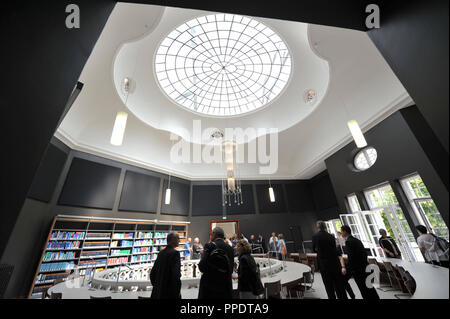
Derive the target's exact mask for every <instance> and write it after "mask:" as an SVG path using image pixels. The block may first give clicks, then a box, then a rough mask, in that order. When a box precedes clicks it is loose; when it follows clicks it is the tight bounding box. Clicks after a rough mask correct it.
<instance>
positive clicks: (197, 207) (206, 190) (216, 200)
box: [192, 185, 223, 216]
mask: <svg viewBox="0 0 450 319" xmlns="http://www.w3.org/2000/svg"><path fill="white" fill-rule="evenodd" d="M222 213H223V206H222V187H221V186H220V185H194V186H193V187H192V216H214V215H221V216H222Z"/></svg>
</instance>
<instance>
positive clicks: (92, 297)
mask: <svg viewBox="0 0 450 319" xmlns="http://www.w3.org/2000/svg"><path fill="white" fill-rule="evenodd" d="M91 299H112V297H111V296H106V297H94V296H91Z"/></svg>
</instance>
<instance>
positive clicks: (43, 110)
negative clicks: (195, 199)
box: [0, 0, 115, 256]
mask: <svg viewBox="0 0 450 319" xmlns="http://www.w3.org/2000/svg"><path fill="white" fill-rule="evenodd" d="M70 3H73V2H71V1H66V0H61V1H52V0H43V1H39V2H37V1H32V2H26V3H23V2H22V1H9V2H4V3H2V4H1V9H0V11H1V14H2V16H1V19H0V32H1V38H2V46H4V47H7V48H8V50H4V52H3V56H2V58H3V60H4V61H8V62H7V63H4V64H3V65H2V72H3V74H5V76H4V77H3V78H2V84H1V86H2V90H3V91H4V92H8V94H3V95H2V98H1V99H0V107H1V109H2V110H3V112H4V114H3V116H4V118H5V119H7V121H4V123H3V125H2V126H1V133H2V136H5V137H7V138H5V140H4V145H3V149H5V150H8V156H2V157H1V160H2V164H1V167H3V168H4V171H3V174H2V178H1V182H2V190H4V193H3V196H4V198H7V200H2V201H0V211H2V212H7V213H4V214H2V222H1V223H0V234H1V236H0V256H1V255H2V254H3V250H4V248H5V246H6V243H7V241H8V238H9V235H10V233H11V231H12V230H13V228H14V225H15V223H16V220H17V218H18V217H19V213H20V210H21V208H22V205H23V204H24V201H25V198H26V196H27V194H28V192H29V190H30V186H31V184H32V182H33V178H34V176H35V174H36V171H37V169H38V167H39V163H40V162H41V159H42V158H43V157H44V154H45V151H46V149H47V147H48V145H49V142H50V140H51V138H52V136H53V134H54V133H55V131H56V129H57V126H58V123H59V121H60V119H61V117H62V114H63V112H64V109H65V106H66V103H67V101H68V99H69V97H70V96H71V94H72V91H73V89H74V88H75V85H76V84H77V80H78V78H79V76H80V74H81V71H82V70H83V67H84V65H85V63H86V61H87V59H88V57H89V55H90V53H91V51H92V49H93V48H94V45H95V43H96V42H97V39H98V37H99V36H100V33H101V32H102V30H103V27H104V25H105V23H106V21H107V19H108V17H109V14H110V13H111V11H112V9H113V8H114V5H115V2H114V1H110V0H98V1H90V0H80V1H77V2H76V3H77V4H78V5H79V7H80V10H81V12H82V27H81V28H80V29H67V28H66V25H65V23H64V20H65V17H66V13H65V8H66V6H67V5H68V4H70Z"/></svg>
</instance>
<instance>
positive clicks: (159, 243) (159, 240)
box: [153, 238, 167, 245]
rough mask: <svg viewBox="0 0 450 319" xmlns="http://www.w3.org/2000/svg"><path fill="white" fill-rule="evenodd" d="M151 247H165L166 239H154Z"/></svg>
mask: <svg viewBox="0 0 450 319" xmlns="http://www.w3.org/2000/svg"><path fill="white" fill-rule="evenodd" d="M153 245H167V238H162V239H155V241H154V244H153Z"/></svg>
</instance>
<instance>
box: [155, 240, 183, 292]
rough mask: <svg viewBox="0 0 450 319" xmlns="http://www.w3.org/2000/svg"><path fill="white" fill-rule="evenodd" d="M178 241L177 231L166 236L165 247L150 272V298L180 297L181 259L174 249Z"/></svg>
mask: <svg viewBox="0 0 450 319" xmlns="http://www.w3.org/2000/svg"><path fill="white" fill-rule="evenodd" d="M179 243H180V238H179V236H178V234H177V233H170V234H169V235H168V236H167V247H166V248H165V249H163V250H162V251H161V252H160V253H159V254H158V258H157V259H156V261H155V265H154V266H153V267H152V271H151V272H150V280H151V282H152V286H153V290H152V296H151V298H152V299H181V294H180V290H181V279H180V278H181V261H180V252H179V251H178V250H176V248H177V247H178V245H179Z"/></svg>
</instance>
